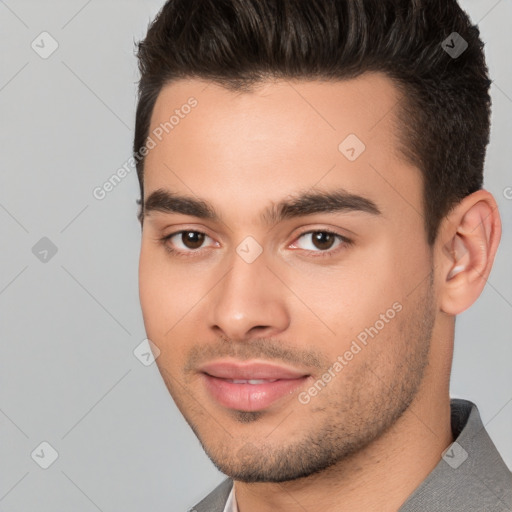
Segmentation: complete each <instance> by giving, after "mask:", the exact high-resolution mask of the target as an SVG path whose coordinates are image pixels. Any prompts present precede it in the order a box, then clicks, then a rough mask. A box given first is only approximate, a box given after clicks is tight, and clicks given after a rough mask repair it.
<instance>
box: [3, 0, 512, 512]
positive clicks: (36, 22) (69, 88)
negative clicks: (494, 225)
mask: <svg viewBox="0 0 512 512" xmlns="http://www.w3.org/2000/svg"><path fill="white" fill-rule="evenodd" d="M161 5H163V0H144V1H134V0H132V1H126V0H125V1H120V0H109V1H106V0H103V1H100V0H89V1H84V0H72V1H70V0H66V1H41V0H38V1H35V0H34V1H29V0H19V1H16V0H6V1H0V38H1V48H2V51H1V61H0V109H1V127H0V145H1V149H2V151H1V160H2V172H1V174H0V180H1V181H0V228H1V251H0V272H1V274H0V311H1V313H0V314H1V319H0V340H1V356H0V375H1V385H0V436H1V440H2V442H1V444H0V460H1V464H2V468H1V471H0V474H1V478H0V510H1V511H5V512H30V511H38V512H42V511H52V512H57V511H69V510H73V511H76V512H81V511H84V512H88V511H95V510H102V511H105V512H106V511H115V510H123V511H126V512H130V511H141V510H151V511H153V512H160V511H162V512H163V511H169V510H185V509H187V508H188V507H191V506H192V505H193V504H194V503H196V501H198V500H199V498H200V497H202V496H203V495H205V494H206V493H207V492H208V491H209V490H210V489H212V488H213V487H214V486H215V485H216V484H217V483H218V482H220V481H221V480H222V479H223V475H221V474H220V473H219V472H217V470H216V469H215V468H214V467H213V465H212V464H211V463H210V462H209V460H208V459H207V457H206V456H205V455H204V453H203V451H202V449H201V447H200V445H199V443H198V441H197V439H196V438H195V436H194V435H193V433H192V431H191V430H190V429H189V427H188V425H187V424H186V423H185V421H184V420H183V419H182V417H181V415H180V414H179V412H178V410H177V409H176V407H175V405H174V403H173V402H172V399H171V398H170V397H169V395H168V393H167V390H166V388H165V386H164V385H163V383H162V380H161V378H160V375H159V373H158V370H157V368H156V366H155V364H153V365H151V366H147V367H146V366H144V365H143V364H141V362H140V361H139V360H138V359H136V357H135V356H134V354H133V350H134V349H135V347H137V346H138V345H139V344H140V343H141V341H142V340H144V338H145V333H144V327H143V323H142V315H141V312H140V307H139V302H138V283H137V264H138V251H139V243H140V242H139V240H140V228H139V225H138V223H137V220H136V211H137V207H136V204H135V200H136V199H137V198H138V185H137V179H136V175H135V171H134V170H133V171H132V172H130V173H129V175H128V176H127V177H126V178H125V179H124V180H123V181H122V182H121V183H120V184H119V185H118V186H117V187H116V188H115V189H114V190H112V191H111V192H110V193H109V194H108V195H107V196H106V197H105V198H104V199H103V200H97V199H95V198H94V196H93V190H94V189H95V187H98V186H101V185H102V184H103V183H104V182H105V181H106V180H107V179H108V178H109V177H110V176H111V175H112V174H113V173H115V172H116V170H117V169H118V168H119V167H121V166H122V165H123V164H124V163H125V162H126V161H127V159H128V158H129V156H130V154H131V144H132V137H133V126H134V113H135V99H136V80H137V79H138V73H137V69H136V59H135V57H134V55H133V50H134V45H133V42H134V40H139V39H140V38H141V37H143V35H144V33H145V30H146V28H147V24H148V22H149V21H150V20H151V19H152V18H153V16H154V15H155V14H156V12H157V11H158V9H159V8H160V7H161ZM462 5H463V7H464V8H465V9H466V10H467V11H468V12H469V14H470V15H471V17H472V19H473V21H474V22H480V29H481V32H482V37H483V39H484V41H485V42H486V54H487V59H488V64H489V67H490V72H491V77H492V78H493V80H494V83H493V86H492V97H493V104H494V106H493V125H492V137H491V144H490V147H489V150H488V157H487V164H486V183H485V185H486V188H487V189H489V190H490V191H491V192H492V193H493V194H494V195H495V197H496V199H497V201H498V203H499V207H500V211H501V215H502V220H503V228H504V235H503V239H502V243H501V246H500V249H499V252H498V255H497V260H496V262H495V266H494V269H493V272H492V274H491V276H490V279H489V282H488V285H487V286H486V288H485V290H484V292H483V294H482V296H481V297H480V299H479V300H478V302H477V303H476V304H475V305H474V306H473V307H472V308H470V309H469V310H468V311H467V312H465V313H464V314H462V315H460V317H459V318H458V320H457V329H456V345H455V359H454V365H453V366H454V369H453V378H452V395H453V396H454V397H461V398H468V399H471V400H472V401H474V402H476V403H477V404H478V406H479V408H480V411H481V415H482V417H483V421H484V423H485V424H486V425H487V429H488V431H489V433H490V435H491V437H492V439H493V440H494V442H495V444H496V445H497V447H498V449H499V450H500V451H501V453H502V455H503V457H504V459H505V460H506V462H507V464H508V465H509V467H512V436H511V435H510V432H511V431H512V403H511V400H512V372H511V371H510V363H511V361H512V344H511V343H510V331H511V328H512V282H511V279H512V272H511V267H510V262H511V261H512V236H511V224H512V222H511V217H512V200H511V199H507V197H506V196H507V192H506V191H507V190H508V191H509V194H508V197H509V198H510V197H512V193H510V192H512V189H507V187H511V186H512V177H511V173H510V169H509V166H510V162H511V161H512V144H510V141H509V136H510V133H512V126H511V119H512V116H511V114H512V99H511V98H512V71H511V67H510V55H511V54H512V35H511V34H512V32H511V31H510V23H511V21H512V5H511V2H507V1H505V0H502V1H496V0H493V1H487V0H466V1H464V2H462ZM43 31H47V32H49V33H50V34H51V36H52V37H53V38H54V39H55V40H56V41H57V43H58V45H59V46H58V49H57V50H56V51H55V52H54V53H53V54H52V55H51V56H49V57H48V58H46V59H43V58H42V57H40V55H39V54H38V53H36V51H35V50H33V49H32V47H31V44H32V41H34V40H35V41H36V43H37V42H38V41H39V46H40V47H42V46H43V43H41V42H40V39H41V38H38V36H39V34H40V33H41V32H43ZM46 37H47V36H46ZM50 44H51V42H50V40H49V39H45V43H44V48H38V50H39V51H43V50H44V51H48V49H50V48H51V46H50ZM43 237H47V238H48V239H50V240H51V242H52V243H53V244H54V245H55V246H56V248H57V253H56V254H55V255H53V256H52V253H51V251H50V252H49V253H48V254H47V255H46V262H43V261H40V259H39V258H41V257H43V256H44V253H41V252H40V251H43V250H44V249H45V247H46V245H45V244H48V242H47V241H42V242H39V241H40V239H41V238H43ZM38 242H39V244H42V245H37V246H36V249H37V250H34V251H35V252H36V253H37V252H38V251H39V252H40V254H38V257H36V255H35V254H34V253H33V250H32V248H33V247H34V246H35V245H36V244H37V243H38ZM46 248H47V247H46ZM43 441H47V442H48V443H50V445H51V446H53V447H54V449H55V450H56V451H57V452H58V455H59V456H58V458H57V460H56V461H55V462H54V463H53V464H52V465H51V466H50V467H49V468H48V469H46V470H45V469H42V468H41V467H40V466H39V465H38V464H36V462H35V460H38V459H37V455H35V456H34V459H35V460H34V459H33V458H32V457H31V453H32V452H33V451H34V450H35V449H36V448H37V447H38V446H39V445H40V443H41V442H43ZM36 452H37V450H36ZM48 454H49V452H48V451H46V454H45V457H48V456H49V455H48ZM42 458H44V457H42V456H40V458H39V461H41V459H42ZM47 460H48V459H47Z"/></svg>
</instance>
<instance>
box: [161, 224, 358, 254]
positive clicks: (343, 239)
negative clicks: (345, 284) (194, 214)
mask: <svg viewBox="0 0 512 512" xmlns="http://www.w3.org/2000/svg"><path fill="white" fill-rule="evenodd" d="M182 233H198V234H201V235H205V236H208V235H207V234H206V233H204V232H202V231H196V230H193V229H183V230H181V231H175V232H174V233H170V234H169V235H166V236H164V237H162V238H160V239H159V240H160V242H161V244H162V245H163V246H164V248H165V250H166V251H167V252H168V253H170V254H171V255H173V256H177V257H183V258H193V257H195V256H197V255H198V254H199V253H201V252H203V249H195V250H190V251H186V252H181V251H178V250H176V249H173V248H172V247H170V246H169V244H168V243H167V242H168V241H169V240H170V239H171V238H172V237H174V236H176V235H179V234H182ZM313 233H326V234H329V235H333V236H335V237H337V238H338V239H339V240H340V241H341V242H342V244H340V245H339V246H338V247H337V248H335V249H328V250H326V251H307V250H306V252H308V253H311V257H312V258H330V257H332V256H335V255H336V254H337V253H338V252H339V251H341V250H343V249H344V248H346V247H347V246H350V245H352V244H353V241H352V240H350V239H349V238H347V237H345V236H343V235H340V234H339V233H336V232H334V231H331V230H329V229H314V230H309V231H304V232H302V233H300V234H299V235H297V237H296V240H298V239H299V238H301V237H302V236H304V235H310V234H313ZM208 238H211V237H208Z"/></svg>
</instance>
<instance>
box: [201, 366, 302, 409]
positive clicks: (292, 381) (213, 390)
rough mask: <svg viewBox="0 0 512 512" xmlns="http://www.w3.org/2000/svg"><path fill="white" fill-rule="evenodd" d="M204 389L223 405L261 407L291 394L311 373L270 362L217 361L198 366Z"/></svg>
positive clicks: (266, 406) (238, 407)
mask: <svg viewBox="0 0 512 512" xmlns="http://www.w3.org/2000/svg"><path fill="white" fill-rule="evenodd" d="M200 373H201V374H202V378H203V382H204V385H205V387H206V390H207V392H208V393H209V395H210V396H211V398H213V400H214V401H216V402H217V403H218V404H219V405H221V406H222V407H225V408H228V409H235V410H239V411H260V410H263V409H266V408H268V407H270V406H271V405H272V404H274V403H275V402H277V401H278V400H280V399H281V398H284V397H287V396H290V395H291V394H293V392H294V391H295V390H296V389H297V388H298V387H300V386H303V385H304V383H305V382H306V380H307V379H308V378H309V377H310V375H309V374H306V373H303V372H300V371H298V370H296V369H294V368H289V367H285V366H278V365H274V364H269V363H259V362H249V363H247V362H244V363H235V362H232V361H217V362H213V363H209V364H207V365H204V366H203V367H201V368H200Z"/></svg>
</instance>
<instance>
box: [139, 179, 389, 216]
mask: <svg viewBox="0 0 512 512" xmlns="http://www.w3.org/2000/svg"><path fill="white" fill-rule="evenodd" d="M153 211H156V212H162V213H179V214H183V215H190V216H192V217H198V218H200V219H207V220H211V221H214V222H222V221H221V219H220V216H219V214H218V213H217V212H216V210H215V208H214V207H213V206H212V205H211V204H210V203H208V202H207V201H205V200H202V199H197V198H195V197H191V196H184V195H181V194H177V193H174V192H171V191H168V190H164V189H161V188H160V189H157V190H155V191H154V192H152V193H151V194H150V195H149V196H148V198H147V199H146V200H145V202H144V212H143V217H145V216H147V215H148V214H149V213H150V212H153ZM344 212H362V213H368V214H371V215H381V214H382V213H381V211H380V209H379V208H378V206H377V205H376V204H375V203H374V202H373V201H372V200H371V199H368V198H366V197H363V196H360V195H356V194H351V193H349V192H347V191H346V190H343V189H336V190H333V191H320V192H309V191H307V192H303V193H298V194H295V195H292V196H290V197H289V199H286V200H282V201H280V202H279V203H277V204H276V203H272V204H271V205H270V206H269V207H267V208H266V209H265V210H264V211H263V212H262V213H261V215H260V219H261V221H262V222H263V223H264V224H266V225H274V224H277V223H279V222H282V221H284V220H288V219H293V218H296V217H303V216H307V215H314V214H316V213H344Z"/></svg>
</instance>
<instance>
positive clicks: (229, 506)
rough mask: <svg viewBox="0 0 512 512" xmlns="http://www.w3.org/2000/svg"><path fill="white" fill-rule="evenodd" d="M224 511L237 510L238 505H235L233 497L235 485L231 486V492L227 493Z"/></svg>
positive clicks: (231, 511)
mask: <svg viewBox="0 0 512 512" xmlns="http://www.w3.org/2000/svg"><path fill="white" fill-rule="evenodd" d="M224 512H238V507H237V505H236V499H235V485H234V484H233V487H231V492H230V493H229V496H228V500H227V501H226V506H225V507H224Z"/></svg>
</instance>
